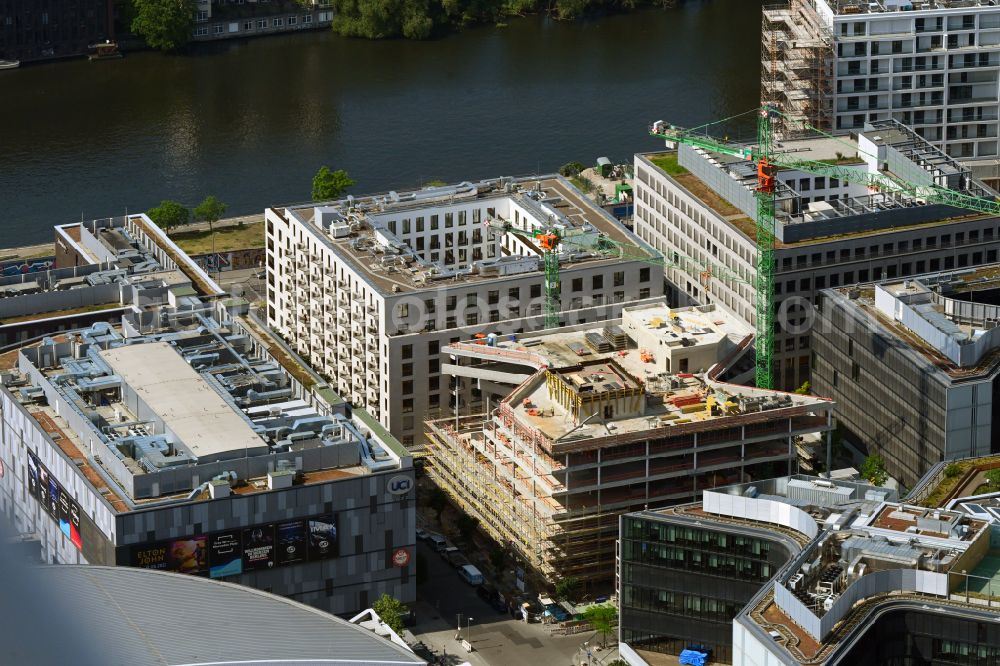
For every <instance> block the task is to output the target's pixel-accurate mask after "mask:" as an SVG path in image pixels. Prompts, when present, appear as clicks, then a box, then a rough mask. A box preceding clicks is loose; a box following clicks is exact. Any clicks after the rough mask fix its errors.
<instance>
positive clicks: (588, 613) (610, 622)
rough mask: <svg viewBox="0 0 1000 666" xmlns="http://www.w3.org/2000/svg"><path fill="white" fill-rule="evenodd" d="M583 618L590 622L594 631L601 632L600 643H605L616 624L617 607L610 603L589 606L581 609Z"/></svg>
mask: <svg viewBox="0 0 1000 666" xmlns="http://www.w3.org/2000/svg"><path fill="white" fill-rule="evenodd" d="M583 619H584V620H586V621H587V622H589V623H590V626H592V627H593V628H594V631H599V632H601V645H606V644H607V642H608V634H609V633H611V631H612V630H613V629H614V628H615V626H616V625H617V624H618V609H617V608H615V607H614V606H613V605H612V604H599V605H596V606H590V607H589V608H587V610H585V611H583Z"/></svg>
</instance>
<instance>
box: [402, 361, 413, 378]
mask: <svg viewBox="0 0 1000 666" xmlns="http://www.w3.org/2000/svg"><path fill="white" fill-rule="evenodd" d="M402 373H403V376H404V377H409V376H410V375H412V374H413V364H412V363H404V364H403V367H402Z"/></svg>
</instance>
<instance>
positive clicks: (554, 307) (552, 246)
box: [486, 220, 749, 328]
mask: <svg viewBox="0 0 1000 666" xmlns="http://www.w3.org/2000/svg"><path fill="white" fill-rule="evenodd" d="M486 223H487V226H488V227H489V228H491V229H494V230H496V231H499V232H501V233H509V234H512V235H514V236H519V237H521V238H525V239H528V240H531V241H534V243H535V244H536V245H537V246H538V248H539V249H541V251H542V266H543V268H544V271H545V328H556V327H558V326H559V313H560V311H561V310H562V284H561V278H560V260H559V254H560V252H564V251H577V252H589V253H591V254H593V255H597V256H605V257H610V258H616V259H621V260H623V261H641V262H645V263H648V264H654V265H656V266H660V267H667V268H680V269H682V270H684V271H686V272H688V273H692V274H693V273H696V272H697V273H699V274H700V275H701V277H702V279H703V280H708V279H710V278H712V277H715V278H718V279H720V280H724V281H727V282H743V283H747V284H749V281H748V280H744V279H743V278H742V277H740V276H739V274H737V273H736V272H734V271H732V270H730V269H729V268H727V267H726V266H723V265H722V264H715V263H712V262H707V261H703V260H700V259H695V258H693V257H687V256H684V255H679V254H676V253H675V254H674V255H673V257H672V258H670V259H667V258H665V257H659V256H650V255H648V254H644V253H641V252H638V251H637V250H638V248H637V247H636V246H635V244H634V243H629V242H622V241H616V240H614V239H613V238H610V237H608V236H607V235H606V234H603V233H600V232H595V231H582V230H579V229H566V230H563V229H560V228H556V227H540V228H536V229H521V228H520V227H517V226H515V225H514V224H512V223H511V222H510V221H508V220H487V221H486Z"/></svg>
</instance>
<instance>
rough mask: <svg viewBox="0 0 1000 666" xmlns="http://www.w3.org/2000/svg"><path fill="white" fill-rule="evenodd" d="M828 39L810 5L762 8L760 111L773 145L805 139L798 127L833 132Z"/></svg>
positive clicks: (793, 1) (807, 0)
mask: <svg viewBox="0 0 1000 666" xmlns="http://www.w3.org/2000/svg"><path fill="white" fill-rule="evenodd" d="M833 45H834V41H833V34H832V33H831V32H830V29H829V28H828V27H827V26H826V25H825V24H824V23H823V21H822V19H821V18H820V16H819V14H818V13H817V12H816V9H815V7H814V4H813V2H812V0H789V2H788V4H783V5H776V6H767V7H764V10H763V17H762V24H761V87H760V95H761V106H765V107H771V108H775V109H777V110H779V111H781V113H782V114H784V115H779V116H778V117H776V118H775V119H774V133H775V137H776V138H778V139H779V140H788V139H794V138H799V137H801V136H804V135H805V130H804V127H803V123H808V124H809V125H811V126H813V127H816V128H818V129H821V130H825V131H832V130H833V129H834V128H833V80H834V77H833V66H834V57H833V56H834V52H833Z"/></svg>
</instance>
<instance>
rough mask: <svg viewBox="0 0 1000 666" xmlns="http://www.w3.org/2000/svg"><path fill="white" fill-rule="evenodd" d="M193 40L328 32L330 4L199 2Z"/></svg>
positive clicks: (322, 0) (257, 0)
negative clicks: (325, 29) (300, 31)
mask: <svg viewBox="0 0 1000 666" xmlns="http://www.w3.org/2000/svg"><path fill="white" fill-rule="evenodd" d="M194 21H195V22H194V28H193V29H192V31H191V39H192V40H193V41H197V42H204V41H213V40H219V39H245V38H247V37H261V36H263V35H274V34H278V33H282V32H297V31H299V30H317V29H321V28H329V27H330V23H331V22H332V21H333V8H332V7H331V4H330V2H329V0H310V1H307V2H299V3H292V2H277V3H273V4H272V3H270V2H267V1H266V0H248V1H247V2H243V0H214V1H213V0H198V2H197V5H196V9H195V15H194Z"/></svg>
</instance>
